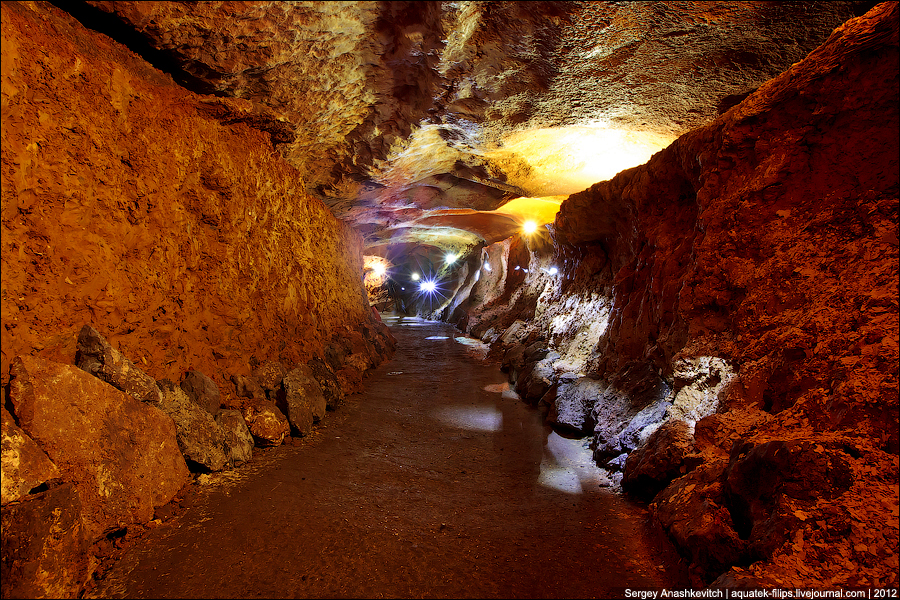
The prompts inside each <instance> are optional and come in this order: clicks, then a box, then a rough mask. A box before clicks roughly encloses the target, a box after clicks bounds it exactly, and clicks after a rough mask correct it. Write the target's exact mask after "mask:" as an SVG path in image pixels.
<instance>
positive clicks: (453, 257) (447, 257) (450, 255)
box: [444, 253, 458, 265]
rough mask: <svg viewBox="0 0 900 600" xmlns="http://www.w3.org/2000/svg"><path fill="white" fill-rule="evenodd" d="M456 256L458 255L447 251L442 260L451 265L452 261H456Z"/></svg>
mask: <svg viewBox="0 0 900 600" xmlns="http://www.w3.org/2000/svg"><path fill="white" fill-rule="evenodd" d="M457 258H458V257H457V256H456V255H455V254H453V253H448V254H447V255H445V256H444V262H445V263H447V264H448V265H452V264H453V263H455V262H456V259H457Z"/></svg>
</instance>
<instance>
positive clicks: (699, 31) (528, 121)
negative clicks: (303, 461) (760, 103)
mask: <svg viewBox="0 0 900 600" xmlns="http://www.w3.org/2000/svg"><path fill="white" fill-rule="evenodd" d="M87 4H89V5H91V6H93V7H95V8H96V9H101V10H102V11H105V13H108V14H110V15H115V16H116V17H117V18H118V19H119V20H121V21H122V22H123V23H124V25H125V27H126V28H127V29H126V31H130V32H132V37H134V36H133V32H134V31H138V32H140V33H141V34H143V37H144V38H145V40H146V42H147V43H149V45H150V46H151V47H152V48H153V49H154V50H153V52H158V54H156V55H154V57H149V56H148V58H150V59H151V60H154V59H155V60H156V63H157V65H158V66H161V67H162V68H166V69H168V70H170V72H172V74H173V76H174V77H175V78H176V79H177V80H179V81H180V82H182V83H183V84H184V85H186V86H187V87H189V88H191V89H193V90H194V91H196V92H199V93H204V94H210V95H214V96H220V97H222V98H220V99H219V103H218V104H217V103H216V102H217V101H216V100H215V99H211V100H210V102H211V103H212V105H213V106H212V107H211V110H218V111H220V112H223V114H225V117H223V118H225V119H227V118H240V119H241V120H243V121H244V122H246V123H249V124H251V125H253V126H257V127H259V128H260V129H263V130H265V131H268V132H269V133H270V134H271V135H272V141H273V144H275V146H276V147H277V148H278V150H279V151H280V152H281V153H282V155H283V156H284V157H285V158H286V159H287V160H288V161H289V162H290V163H291V164H292V165H294V166H295V167H297V168H298V169H299V170H300V171H301V173H302V174H303V176H304V178H305V180H306V183H307V185H308V187H309V189H310V191H311V192H313V193H314V194H315V195H317V196H318V197H319V198H321V199H322V200H323V201H324V202H325V203H326V204H327V205H328V206H329V207H330V208H331V210H332V211H333V212H334V213H335V214H336V215H337V216H339V217H342V218H344V219H347V220H349V221H350V222H352V223H353V224H355V225H356V226H357V227H358V228H359V230H360V231H361V232H363V234H364V235H365V236H366V240H367V244H368V245H369V246H370V247H372V246H383V245H385V244H386V243H391V242H393V243H405V242H407V241H411V240H419V241H421V242H423V243H427V244H437V245H438V246H441V247H447V248H451V249H454V250H457V251H458V250H461V249H463V248H464V247H466V246H471V245H472V244H473V243H476V242H477V241H478V240H485V235H486V233H485V232H487V235H490V236H493V235H495V233H497V232H501V231H503V230H505V229H506V228H507V224H508V222H509V216H508V215H503V214H498V213H495V212H492V211H495V210H496V209H498V208H501V207H502V205H503V204H504V203H505V202H507V201H509V200H512V199H514V198H516V197H519V196H534V197H543V196H555V195H566V194H571V193H574V192H576V191H579V190H582V189H585V188H587V187H588V186H589V185H591V184H592V183H595V182H597V181H601V180H604V179H609V178H611V177H612V176H613V175H615V174H616V173H617V172H618V171H620V170H622V169H623V168H627V167H630V166H634V165H636V164H640V163H643V162H645V161H646V160H647V159H648V158H649V157H650V155H652V154H653V153H654V152H656V151H658V150H659V149H661V148H663V147H665V146H666V145H668V143H670V142H671V141H672V140H673V139H674V138H675V137H677V136H678V135H680V134H683V133H685V132H686V131H688V130H690V129H693V128H695V127H698V126H700V125H703V124H706V123H708V122H710V121H711V120H712V119H713V118H714V117H715V116H716V115H717V114H719V113H721V112H723V111H724V110H726V109H727V108H729V107H730V106H732V105H734V104H735V103H737V102H738V101H740V99H742V98H743V97H744V96H746V95H747V94H748V93H749V92H751V91H752V90H753V89H755V88H756V87H757V86H759V85H760V84H761V83H763V82H765V81H767V80H768V79H770V78H772V77H773V76H775V75H777V74H778V73H780V72H782V71H784V70H785V69H786V68H787V67H789V66H790V65H791V64H792V63H794V62H796V61H799V60H800V59H801V58H803V57H804V56H805V55H806V54H808V53H809V52H810V51H811V50H812V49H814V48H815V47H816V46H817V45H819V44H820V43H822V42H823V41H824V40H825V39H826V38H827V37H828V35H829V34H830V33H831V31H832V30H833V29H834V28H835V27H837V26H838V25H840V24H841V23H843V22H844V21H846V20H847V19H848V18H850V17H852V16H855V15H858V14H862V13H863V12H865V11H866V10H867V9H868V8H869V7H871V6H872V5H873V4H874V3H873V2H824V3H823V2H796V3H794V2H190V3H180V2H134V1H129V2H107V1H94V2H88V3H87ZM120 34H121V35H125V34H122V32H121V31H120ZM125 37H127V35H126V36H125ZM231 99H233V100H235V101H237V100H238V99H240V100H241V101H247V102H249V103H250V104H249V105H236V104H232V105H229V104H227V103H223V102H221V101H223V100H231ZM231 114H237V117H233V116H232V117H229V116H228V115H231ZM447 209H451V210H452V209H473V211H472V213H475V212H480V213H482V214H481V215H480V216H479V217H478V218H477V219H476V218H474V217H473V216H472V214H470V215H468V216H467V215H466V214H461V213H456V214H454V215H453V217H452V218H448V216H447V214H446V213H445V212H441V211H446V210H447ZM436 211H437V212H436ZM490 220H497V221H498V223H497V224H495V225H490V224H487V221H490ZM548 220H552V217H551V218H550V219H548ZM544 222H546V221H544ZM453 229H460V230H461V231H458V232H455V233H454V232H452V231H451V230H453ZM447 236H449V237H447Z"/></svg>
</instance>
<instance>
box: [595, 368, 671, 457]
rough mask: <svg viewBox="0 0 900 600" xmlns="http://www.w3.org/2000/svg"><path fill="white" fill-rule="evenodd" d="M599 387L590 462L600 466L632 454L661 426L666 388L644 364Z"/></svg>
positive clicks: (668, 392)
mask: <svg viewBox="0 0 900 600" xmlns="http://www.w3.org/2000/svg"><path fill="white" fill-rule="evenodd" d="M603 383H604V385H601V386H600V387H601V388H602V390H601V391H600V395H599V397H598V398H597V400H596V402H595V403H594V407H593V410H592V412H591V414H592V416H593V419H594V421H595V422H596V425H595V426H594V441H593V447H594V460H596V461H597V462H598V463H600V464H603V463H605V462H606V461H607V460H609V459H610V458H614V457H616V456H619V455H620V454H622V453H623V452H630V451H631V450H634V449H635V448H636V447H637V446H638V445H640V443H641V442H642V441H643V440H645V439H647V436H649V435H650V433H652V432H653V430H654V429H655V428H656V427H657V426H658V424H659V423H661V422H662V419H663V417H664V415H665V409H666V407H667V406H668V402H667V399H668V398H669V396H670V394H671V388H670V387H669V385H668V384H667V383H666V382H665V381H664V380H663V379H662V378H661V377H660V376H659V375H658V374H657V373H656V371H655V370H654V369H653V367H652V365H650V364H648V363H646V362H634V363H631V364H629V365H628V366H627V367H626V368H623V369H622V371H620V372H619V373H618V374H616V375H615V376H613V377H611V378H610V379H609V380H608V381H606V382H603Z"/></svg>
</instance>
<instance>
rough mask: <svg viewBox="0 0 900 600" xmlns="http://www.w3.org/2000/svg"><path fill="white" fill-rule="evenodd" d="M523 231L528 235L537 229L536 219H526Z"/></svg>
mask: <svg viewBox="0 0 900 600" xmlns="http://www.w3.org/2000/svg"><path fill="white" fill-rule="evenodd" d="M522 231H524V232H525V233H527V234H528V235H531V234H532V233H534V232H535V231H537V223H535V222H534V221H525V223H524V224H523V225H522Z"/></svg>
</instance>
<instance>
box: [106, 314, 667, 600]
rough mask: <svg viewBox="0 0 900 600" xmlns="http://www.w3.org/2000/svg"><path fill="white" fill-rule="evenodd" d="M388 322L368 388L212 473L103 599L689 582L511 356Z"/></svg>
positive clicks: (515, 592)
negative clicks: (520, 389) (244, 461)
mask: <svg viewBox="0 0 900 600" xmlns="http://www.w3.org/2000/svg"><path fill="white" fill-rule="evenodd" d="M386 321H388V323H389V324H390V325H391V326H392V331H393V332H394V335H395V336H396V337H397V338H398V341H399V347H398V350H397V354H396V355H395V357H394V359H393V360H392V361H390V362H388V363H386V364H383V365H382V366H381V367H379V368H378V369H377V370H376V371H375V372H374V373H373V375H372V376H371V377H370V378H369V379H368V380H367V382H366V392H365V393H364V394H361V395H357V396H354V397H352V398H349V399H348V400H347V401H346V402H345V404H344V406H342V407H341V408H340V409H339V410H338V411H337V412H335V413H330V414H329V415H328V418H327V419H326V420H325V421H324V422H323V425H324V426H323V427H321V428H319V429H318V430H317V431H316V433H314V434H313V435H311V436H309V437H308V438H305V439H304V441H303V444H302V445H300V446H296V447H294V446H282V447H279V448H274V449H271V450H268V451H265V452H258V453H257V455H255V456H254V458H253V460H252V461H251V463H250V465H248V466H246V467H243V468H241V469H238V470H237V471H235V472H233V473H231V474H223V475H219V476H214V477H211V478H206V477H204V478H203V479H210V480H211V481H212V483H211V484H209V485H207V486H200V488H201V489H200V490H199V492H197V493H196V494H195V495H194V498H195V501H194V502H193V505H192V506H191V507H190V508H189V509H188V510H186V511H185V512H184V513H183V514H182V515H180V516H178V517H177V518H175V519H173V520H171V521H169V522H168V523H166V524H164V525H163V526H161V527H159V528H157V529H154V530H151V531H149V532H148V533H147V534H146V535H144V536H142V537H141V538H140V539H139V540H137V541H135V542H134V543H133V544H131V545H130V546H128V548H127V549H126V551H125V553H124V555H123V556H122V558H121V559H120V560H119V561H118V562H117V563H116V564H115V565H114V566H113V567H111V568H110V570H109V571H108V572H107V575H106V578H105V579H104V580H103V581H102V582H100V585H99V586H98V587H97V588H96V589H95V590H93V591H92V592H91V594H90V595H91V596H92V597H136V598H157V597H159V598H172V597H189V598H201V597H207V598H211V597H219V598H232V597H234V598H254V597H282V598H305V597H341V598H351V597H362V598H381V597H410V598H415V597H497V598H507V597H509V598H527V597H563V598H588V597H610V596H613V597H623V596H624V588H626V587H632V588H660V587H663V586H667V587H671V586H672V585H673V584H678V585H682V584H683V581H684V580H683V578H682V577H681V574H680V569H678V568H677V567H675V566H672V559H671V556H668V557H667V555H666V554H665V553H664V552H663V550H662V549H661V547H660V546H658V545H657V544H656V543H655V541H654V540H655V538H652V537H651V536H650V535H649V531H648V529H647V527H646V513H645V511H644V510H643V509H642V508H641V507H638V506H635V505H633V504H631V503H629V502H628V501H626V500H625V499H624V498H622V497H621V496H618V495H616V494H613V493H611V492H609V491H608V490H606V489H603V488H601V487H600V485H599V484H600V483H601V481H602V476H601V474H600V471H599V470H597V469H596V468H595V467H594V466H593V465H592V464H591V463H590V460H589V458H590V452H589V451H588V450H586V449H584V448H583V446H582V444H581V442H580V441H579V440H568V439H565V438H563V437H560V436H559V435H557V434H556V433H553V431H552V430H551V429H550V428H549V427H547V426H545V425H543V423H542V419H541V415H540V413H539V412H538V411H536V410H535V409H532V408H530V407H528V406H527V405H525V404H524V403H523V402H521V401H519V400H515V399H511V398H504V397H502V395H501V393H500V392H499V391H494V390H499V389H500V388H501V385H502V384H503V382H504V381H505V375H504V374H503V373H501V372H500V370H499V369H498V368H497V365H496V364H486V363H483V362H481V361H479V360H477V359H476V358H474V357H473V355H474V354H476V352H475V350H474V348H473V346H471V345H468V344H465V343H461V341H458V340H455V339H454V337H455V335H457V334H458V332H455V330H454V329H453V328H451V327H449V326H447V325H445V324H441V323H432V322H425V321H421V320H417V319H403V320H402V322H397V320H396V319H392V320H388V319H386ZM461 339H462V338H461ZM462 341H465V340H462Z"/></svg>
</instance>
